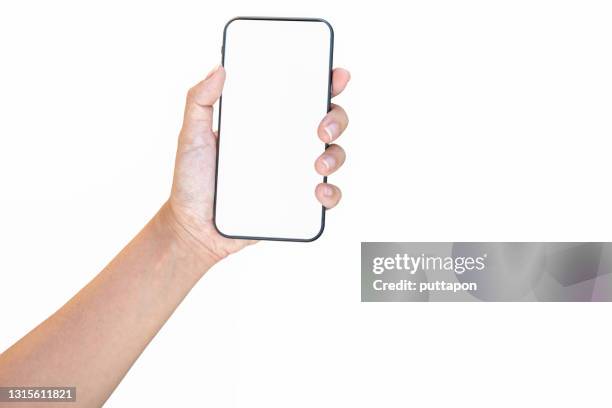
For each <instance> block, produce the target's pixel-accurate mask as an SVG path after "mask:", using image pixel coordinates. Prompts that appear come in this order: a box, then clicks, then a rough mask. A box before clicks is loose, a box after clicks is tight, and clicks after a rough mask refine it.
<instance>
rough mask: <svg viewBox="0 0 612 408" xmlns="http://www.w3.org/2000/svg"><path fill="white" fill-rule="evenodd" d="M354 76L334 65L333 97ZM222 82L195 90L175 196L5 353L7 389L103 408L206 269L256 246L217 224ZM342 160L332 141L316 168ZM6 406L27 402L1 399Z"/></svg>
mask: <svg viewBox="0 0 612 408" xmlns="http://www.w3.org/2000/svg"><path fill="white" fill-rule="evenodd" d="M349 79H350V75H349V73H348V71H346V70H344V69H340V68H338V69H335V70H334V72H333V76H332V90H333V95H334V96H335V95H338V94H339V93H341V92H342V91H343V90H344V88H345V87H346V85H347V83H348V82H349ZM224 81H225V71H224V70H223V68H222V67H217V68H215V69H213V70H212V71H211V72H210V73H209V74H208V75H207V77H206V78H205V79H204V80H202V81H201V82H200V83H198V84H197V85H195V86H194V87H193V88H191V89H190V90H189V92H188V94H187V102H186V106H185V114H184V119H183V126H182V129H181V132H180V135H179V141H178V148H177V153H176V163H175V170H174V180H173V184H172V192H171V194H170V198H169V199H168V201H167V202H166V203H164V204H163V205H162V207H161V208H160V210H159V212H158V213H157V214H156V215H155V216H154V217H153V219H152V220H151V221H150V222H149V223H148V224H147V225H146V226H145V227H144V228H143V229H142V231H140V233H138V235H137V236H136V237H135V238H134V239H133V240H132V241H131V242H130V243H129V244H128V245H127V246H126V247H125V248H124V249H123V250H122V251H121V252H120V253H119V254H118V255H117V256H116V257H115V258H114V259H113V260H112V261H111V262H110V263H109V264H108V265H107V266H106V268H104V270H102V272H100V273H99V274H98V275H97V276H96V277H95V278H94V279H93V280H92V281H91V282H90V283H89V284H88V285H87V286H85V287H84V288H83V289H81V291H79V293H77V294H76V295H75V296H74V297H73V298H72V299H71V300H70V301H68V303H66V304H65V305H64V306H63V307H62V308H61V309H60V310H58V311H57V312H55V313H54V314H53V315H52V316H51V317H49V318H48V319H47V320H45V321H44V322H43V323H41V324H40V325H39V326H38V327H36V328H35V329H34V330H32V331H31V332H30V333H28V334H27V335H26V336H24V337H23V338H22V339H21V340H19V341H18V342H17V343H15V344H14V345H13V346H11V347H10V348H9V349H8V350H6V351H5V352H3V353H2V354H1V355H0V386H21V387H35V386H56V387H63V386H75V387H76V388H77V402H76V403H66V404H60V403H49V404H45V403H36V406H37V407H44V406H52V407H62V406H66V407H72V408H76V407H97V406H101V405H102V404H103V403H104V402H105V401H106V400H107V399H108V397H109V396H110V394H111V393H112V392H113V390H114V389H115V388H116V387H117V385H118V384H119V382H120V381H121V379H122V378H123V377H124V376H125V374H126V373H127V371H128V370H129V368H130V367H131V366H132V364H133V363H134V361H135V360H136V359H137V358H138V356H139V355H140V354H141V353H142V351H143V350H144V349H145V347H146V346H147V344H148V343H149V342H150V341H151V339H152V338H153V337H154V336H155V334H156V333H157V332H158V331H159V329H160V328H161V327H162V326H163V324H164V323H165V322H166V321H167V320H168V318H169V317H170V316H171V315H172V313H173V312H174V310H175V309H176V307H177V306H178V305H179V304H180V302H181V301H182V300H183V299H184V297H185V296H186V295H187V294H188V293H189V291H190V290H191V288H192V287H193V286H194V285H195V284H196V283H197V282H198V280H199V279H200V278H201V277H202V276H203V275H204V273H206V271H207V270H208V269H210V268H211V267H212V266H213V265H214V264H215V263H216V262H218V261H219V260H221V259H223V258H224V257H226V256H228V255H230V254H232V253H234V252H236V251H238V250H240V249H242V248H244V247H245V246H247V245H250V244H253V243H254V241H245V240H233V239H227V238H224V237H222V236H221V235H219V233H218V232H217V231H216V229H215V228H214V226H213V223H212V211H213V194H214V172H215V160H216V143H217V136H216V134H215V132H213V130H212V115H213V108H212V105H213V104H214V103H215V102H216V101H217V99H218V98H219V96H220V95H221V91H222V89H223V84H224ZM347 125H348V118H347V115H346V113H345V112H344V110H343V109H342V108H341V107H339V106H336V105H334V106H333V108H332V110H331V111H330V112H329V113H328V114H327V115H326V116H325V117H324V118H323V119H322V121H321V124H320V125H319V127H318V129H316V133H317V136H318V137H319V139H321V141H322V142H325V143H332V142H334V141H335V140H336V139H337V138H338V137H339V136H340V135H341V134H342V132H343V131H344V129H346V126H347ZM314 131H315V130H314V129H313V133H314ZM313 137H314V134H313ZM344 160H345V153H344V150H342V148H341V147H340V146H337V145H335V144H332V145H331V146H330V147H329V148H328V149H327V150H326V151H325V152H324V153H323V154H322V155H321V156H320V157H318V158H316V159H315V162H314V168H315V170H316V171H317V172H318V173H319V174H321V175H330V174H332V173H334V172H335V171H336V170H338V168H340V166H342V164H343V163H344ZM314 193H315V195H316V197H317V199H318V200H319V201H320V202H321V203H322V204H323V205H324V206H325V207H327V208H332V207H334V206H336V205H337V204H338V202H339V201H340V198H341V192H340V189H339V188H338V187H336V186H334V185H331V184H323V183H321V184H319V185H317V186H316V187H315V192H314ZM4 406H7V407H14V406H23V405H22V404H15V403H1V402H0V407H4Z"/></svg>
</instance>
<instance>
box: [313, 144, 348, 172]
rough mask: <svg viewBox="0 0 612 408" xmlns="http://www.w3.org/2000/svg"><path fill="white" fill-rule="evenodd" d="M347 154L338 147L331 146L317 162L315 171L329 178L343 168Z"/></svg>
mask: <svg viewBox="0 0 612 408" xmlns="http://www.w3.org/2000/svg"><path fill="white" fill-rule="evenodd" d="M345 159H346V153H344V149H342V148H341V147H340V146H338V145H335V144H334V145H331V146H329V147H328V148H327V149H325V152H323V154H322V155H321V156H319V157H318V158H317V160H316V161H315V169H316V170H317V173H319V174H320V175H322V176H329V175H330V174H332V173H333V172H335V171H336V170H338V169H339V168H340V166H342V164H343V163H344V160H345Z"/></svg>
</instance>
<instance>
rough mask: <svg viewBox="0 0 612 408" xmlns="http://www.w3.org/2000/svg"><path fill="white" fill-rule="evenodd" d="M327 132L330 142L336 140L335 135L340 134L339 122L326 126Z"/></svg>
mask: <svg viewBox="0 0 612 408" xmlns="http://www.w3.org/2000/svg"><path fill="white" fill-rule="evenodd" d="M324 129H325V133H327V137H328V143H331V142H332V141H333V140H334V137H336V135H337V134H338V124H337V123H335V122H332V123H330V124H328V125H327V126H325V128H324Z"/></svg>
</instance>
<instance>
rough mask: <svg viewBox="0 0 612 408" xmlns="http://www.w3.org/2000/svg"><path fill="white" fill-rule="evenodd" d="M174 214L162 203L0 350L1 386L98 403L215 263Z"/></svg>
mask: <svg viewBox="0 0 612 408" xmlns="http://www.w3.org/2000/svg"><path fill="white" fill-rule="evenodd" d="M171 217H172V216H171V214H170V211H168V209H167V207H166V206H164V207H162V209H161V210H160V211H159V213H158V214H157V215H156V216H155V217H154V218H153V219H152V220H151V221H150V222H149V223H148V224H147V226H146V227H145V228H144V229H143V230H142V231H141V232H140V233H139V234H138V235H137V236H136V237H135V238H134V239H133V240H132V241H131V242H130V243H129V244H128V245H127V246H126V247H125V248H124V249H123V251H121V253H119V255H117V257H116V258H115V259H114V260H113V261H112V262H111V263H110V264H109V265H108V266H107V267H106V268H105V269H104V270H103V271H102V272H101V273H100V274H99V275H97V276H96V278H94V279H93V280H92V281H91V282H90V283H89V284H88V285H87V286H85V287H84V288H83V289H82V290H81V291H80V292H79V293H78V294H77V295H76V296H75V297H74V298H72V299H71V300H70V301H69V302H68V303H67V304H66V305H64V306H63V307H62V308H61V309H60V310H58V311H57V312H56V313H55V314H53V315H52V316H51V317H50V318H49V319H47V320H46V321H45V322H43V323H42V324H41V325H39V326H38V327H37V328H35V329H34V330H33V331H32V332H30V333H29V334H28V335H26V336H25V337H24V338H22V339H21V340H20V341H18V342H17V343H16V344H15V345H13V346H12V347H11V348H9V349H8V350H7V351H5V352H4V353H3V354H2V355H0V384H2V385H11V386H17V385H19V386H76V387H77V395H78V397H77V404H76V405H75V404H72V405H71V406H99V405H101V404H102V403H103V402H104V401H105V400H106V399H107V398H108V396H109V395H110V394H111V392H112V391H113V390H114V388H115V387H116V386H117V384H118V383H119V381H121V379H122V377H123V376H124V375H125V373H126V372H127V370H128V369H129V368H130V366H131V365H132V364H133V362H134V361H135V360H136V358H137V357H138V356H139V355H140V353H141V352H142V351H143V350H144V348H145V347H146V345H147V344H148V343H149V341H150V340H151V339H152V338H153V336H155V334H156V333H157V331H158V330H159V329H160V328H161V327H162V325H163V324H164V323H165V322H166V320H167V319H168V317H170V315H171V314H172V312H173V311H174V310H175V308H176V307H177V306H178V305H179V303H180V302H181V301H182V300H183V298H184V297H185V296H186V295H187V293H188V292H189V290H190V289H191V288H192V287H193V286H194V285H195V283H196V282H197V281H198V280H199V279H200V277H201V276H202V275H203V274H204V273H205V272H206V270H208V269H209V268H210V267H211V266H212V265H213V264H214V263H215V261H216V259H215V257H214V256H211V255H210V254H208V253H201V251H198V250H197V246H196V245H195V243H192V242H191V240H192V237H190V236H189V234H188V233H186V232H185V231H181V230H180V227H177V226H176V224H174V223H173V220H172V219H171ZM192 244H193V245H192Z"/></svg>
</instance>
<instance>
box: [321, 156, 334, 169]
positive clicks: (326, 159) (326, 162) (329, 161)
mask: <svg viewBox="0 0 612 408" xmlns="http://www.w3.org/2000/svg"><path fill="white" fill-rule="evenodd" d="M321 161H322V162H323V166H325V168H326V169H327V170H331V169H333V168H334V167H335V166H336V159H334V158H333V157H332V156H330V155H324V156H323V157H321Z"/></svg>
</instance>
